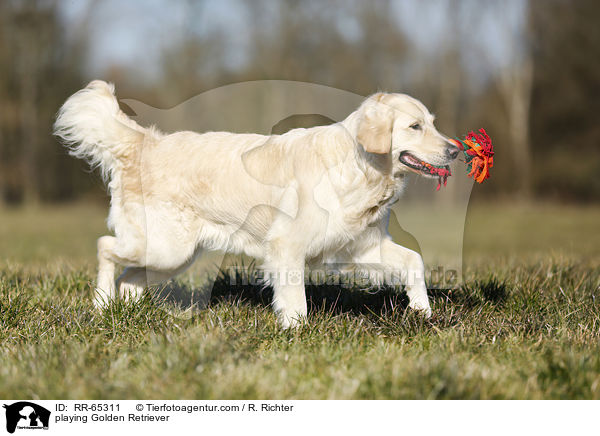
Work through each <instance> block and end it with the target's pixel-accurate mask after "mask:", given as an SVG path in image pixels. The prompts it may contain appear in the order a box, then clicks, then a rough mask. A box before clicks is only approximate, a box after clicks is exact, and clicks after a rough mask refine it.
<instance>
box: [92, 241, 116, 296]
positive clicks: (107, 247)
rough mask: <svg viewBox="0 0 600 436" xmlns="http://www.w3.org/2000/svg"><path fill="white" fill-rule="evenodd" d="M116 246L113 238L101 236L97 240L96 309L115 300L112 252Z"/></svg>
mask: <svg viewBox="0 0 600 436" xmlns="http://www.w3.org/2000/svg"><path fill="white" fill-rule="evenodd" d="M116 245H117V238H115V237H114V236H102V237H100V238H99V239H98V281H97V282H96V295H95V298H94V304H95V305H96V307H102V306H104V305H106V304H107V303H108V302H109V301H110V299H112V298H115V296H116V288H115V262H114V258H113V250H114V248H115V246H116Z"/></svg>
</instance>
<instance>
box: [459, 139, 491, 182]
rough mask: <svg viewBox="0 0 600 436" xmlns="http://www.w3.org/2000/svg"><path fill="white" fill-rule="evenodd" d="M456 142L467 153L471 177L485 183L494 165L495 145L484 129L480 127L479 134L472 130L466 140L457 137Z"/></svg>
mask: <svg viewBox="0 0 600 436" xmlns="http://www.w3.org/2000/svg"><path fill="white" fill-rule="evenodd" d="M454 143H455V144H456V146H457V147H458V148H460V149H461V150H462V151H463V153H464V154H465V163H466V164H467V166H468V168H469V170H470V171H469V174H468V176H469V177H473V179H474V180H475V181H476V182H477V183H483V181H484V180H485V179H487V178H488V177H490V168H492V167H493V166H494V147H493V146H492V140H491V139H490V137H489V136H488V135H487V133H486V132H485V130H484V129H479V134H478V133H474V132H470V133H469V134H468V135H467V137H466V138H465V139H464V140H460V139H456V140H454Z"/></svg>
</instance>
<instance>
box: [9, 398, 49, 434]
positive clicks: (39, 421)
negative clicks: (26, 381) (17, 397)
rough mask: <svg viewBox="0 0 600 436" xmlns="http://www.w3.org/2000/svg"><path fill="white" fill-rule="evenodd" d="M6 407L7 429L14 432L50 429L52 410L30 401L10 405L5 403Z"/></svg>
mask: <svg viewBox="0 0 600 436" xmlns="http://www.w3.org/2000/svg"><path fill="white" fill-rule="evenodd" d="M3 407H4V408H5V409H6V431H8V432H9V433H14V432H15V430H16V429H19V430H48V424H49V422H50V411H49V410H48V409H46V408H44V407H42V406H40V405H37V404H35V403H31V402H29V401H19V402H17V403H13V404H10V405H7V404H4V405H3Z"/></svg>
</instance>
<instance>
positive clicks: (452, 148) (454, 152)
mask: <svg viewBox="0 0 600 436" xmlns="http://www.w3.org/2000/svg"><path fill="white" fill-rule="evenodd" d="M459 152H460V149H459V148H458V147H457V146H456V145H449V146H448V148H447V149H446V153H447V154H448V156H449V157H450V159H456V156H458V153H459Z"/></svg>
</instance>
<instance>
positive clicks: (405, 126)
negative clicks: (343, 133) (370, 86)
mask: <svg viewBox="0 0 600 436" xmlns="http://www.w3.org/2000/svg"><path fill="white" fill-rule="evenodd" d="M358 112H359V113H358V116H359V120H358V127H357V132H356V140H357V141H358V143H359V144H360V145H361V146H362V147H363V148H364V149H365V151H367V152H368V153H375V154H386V155H388V154H389V155H391V157H392V159H393V171H394V175H396V176H399V175H402V174H404V173H407V172H409V171H412V172H416V173H418V174H420V175H423V176H427V177H439V176H438V174H439V172H438V171H437V170H436V168H446V169H448V164H449V163H450V162H451V161H452V160H454V159H455V158H456V157H457V156H458V153H459V151H460V150H459V149H458V147H456V146H455V145H454V144H452V143H451V142H449V141H448V139H447V138H446V137H445V136H444V135H442V134H440V133H439V132H438V131H437V130H436V128H435V126H434V125H433V121H434V117H433V115H431V114H430V113H429V111H428V110H427V108H426V107H425V106H424V105H423V103H421V102H420V101H418V100H417V99H414V98H412V97H410V96H408V95H405V94H384V93H378V94H375V95H372V96H371V97H369V98H368V99H367V100H366V101H365V102H364V103H363V104H362V105H361V107H360V108H359V111H358Z"/></svg>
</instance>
